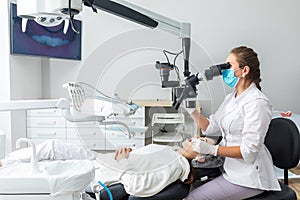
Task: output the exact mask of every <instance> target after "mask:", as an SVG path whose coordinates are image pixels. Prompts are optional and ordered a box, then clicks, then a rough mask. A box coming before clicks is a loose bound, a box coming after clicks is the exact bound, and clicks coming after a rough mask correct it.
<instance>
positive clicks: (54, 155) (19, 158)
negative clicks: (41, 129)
mask: <svg viewBox="0 0 300 200" xmlns="http://www.w3.org/2000/svg"><path fill="white" fill-rule="evenodd" d="M36 154H37V159H38V161H42V160H86V159H88V160H93V159H95V152H92V151H90V150H88V149H87V148H85V147H84V146H82V145H77V144H76V145H75V144H71V143H67V142H65V141H62V140H52V139H51V140H47V141H45V142H43V143H41V144H38V145H37V146H36ZM31 155H32V149H31V148H22V149H19V150H17V151H14V152H11V153H9V154H8V156H7V157H6V158H5V159H3V160H1V163H2V165H3V166H5V165H9V164H13V163H17V162H21V163H23V162H25V163H26V162H30V159H31Z"/></svg>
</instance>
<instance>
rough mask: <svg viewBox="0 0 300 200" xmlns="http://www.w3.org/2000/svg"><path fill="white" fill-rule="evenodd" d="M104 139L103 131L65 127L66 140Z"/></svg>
mask: <svg viewBox="0 0 300 200" xmlns="http://www.w3.org/2000/svg"><path fill="white" fill-rule="evenodd" d="M78 137H80V138H105V132H104V129H100V128H70V127H67V138H78Z"/></svg>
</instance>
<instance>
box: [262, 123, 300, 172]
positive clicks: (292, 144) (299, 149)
mask: <svg viewBox="0 0 300 200" xmlns="http://www.w3.org/2000/svg"><path fill="white" fill-rule="evenodd" d="M265 145H266V147H267V148H268V150H269V151H270V153H271V155H272V159H273V163H274V165H275V166H276V167H279V168H281V169H290V168H293V167H296V166H297V165H298V163H299V154H300V139H299V130H298V128H297V126H296V125H295V123H294V122H293V121H292V120H290V119H287V118H274V119H272V120H271V123H270V125H269V129H268V132H267V135H266V138H265Z"/></svg>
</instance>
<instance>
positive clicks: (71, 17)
mask: <svg viewBox="0 0 300 200" xmlns="http://www.w3.org/2000/svg"><path fill="white" fill-rule="evenodd" d="M69 16H70V24H71V27H72V30H73V31H74V32H75V33H77V34H79V31H78V30H77V29H76V27H75V25H74V15H73V14H72V11H71V0H69Z"/></svg>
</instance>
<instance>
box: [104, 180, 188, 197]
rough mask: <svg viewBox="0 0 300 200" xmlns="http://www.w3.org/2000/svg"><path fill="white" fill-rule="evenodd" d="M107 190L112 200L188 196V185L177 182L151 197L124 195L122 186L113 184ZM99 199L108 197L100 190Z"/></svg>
mask: <svg viewBox="0 0 300 200" xmlns="http://www.w3.org/2000/svg"><path fill="white" fill-rule="evenodd" d="M108 188H109V190H110V191H111V193H112V195H113V199H114V200H182V199H183V198H184V197H186V196H187V195H188V193H189V190H190V185H187V184H184V183H182V182H181V181H180V180H177V181H175V182H174V183H171V184H170V185H168V186H167V187H166V188H165V189H163V190H162V191H161V192H159V193H158V194H156V195H154V196H151V197H136V196H132V195H129V194H127V193H126V191H125V189H124V187H123V185H122V184H115V185H112V186H110V187H108ZM100 199H101V200H109V196H108V194H107V192H106V191H105V190H101V192H100Z"/></svg>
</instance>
